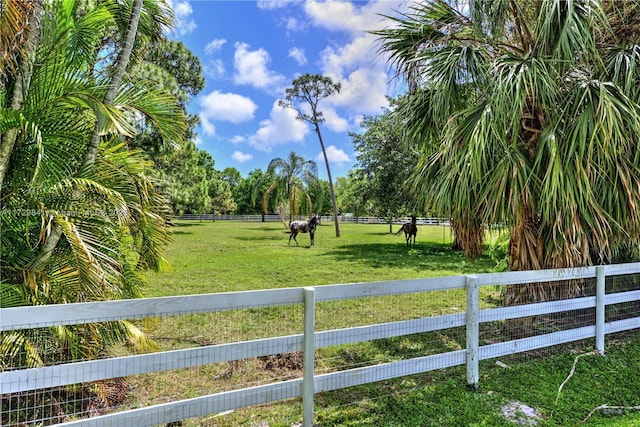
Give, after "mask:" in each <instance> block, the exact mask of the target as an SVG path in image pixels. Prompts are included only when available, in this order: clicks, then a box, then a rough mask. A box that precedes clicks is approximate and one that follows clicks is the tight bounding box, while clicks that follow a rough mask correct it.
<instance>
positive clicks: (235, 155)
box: [231, 151, 253, 163]
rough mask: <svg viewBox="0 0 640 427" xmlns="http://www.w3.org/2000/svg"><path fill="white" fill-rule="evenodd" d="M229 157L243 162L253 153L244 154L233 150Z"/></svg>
mask: <svg viewBox="0 0 640 427" xmlns="http://www.w3.org/2000/svg"><path fill="white" fill-rule="evenodd" d="M231 158H232V159H233V160H235V161H236V162H238V163H245V162H248V161H249V160H251V159H253V154H245V153H243V152H241V151H234V152H233V154H232V155H231Z"/></svg>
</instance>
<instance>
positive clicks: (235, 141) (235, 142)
mask: <svg viewBox="0 0 640 427" xmlns="http://www.w3.org/2000/svg"><path fill="white" fill-rule="evenodd" d="M246 140H247V138H245V137H244V136H242V135H236V136H234V137H232V138H231V139H230V141H231V143H232V144H233V145H238V144H241V143H243V142H245V141H246Z"/></svg>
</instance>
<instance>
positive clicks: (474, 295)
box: [465, 275, 480, 389]
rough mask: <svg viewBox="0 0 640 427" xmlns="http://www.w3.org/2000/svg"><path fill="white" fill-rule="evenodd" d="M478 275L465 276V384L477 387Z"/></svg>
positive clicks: (478, 332)
mask: <svg viewBox="0 0 640 427" xmlns="http://www.w3.org/2000/svg"><path fill="white" fill-rule="evenodd" d="M478 282H479V278H478V276H475V275H471V276H467V278H466V287H467V313H466V316H465V319H466V329H467V352H466V357H467V385H469V386H471V387H473V388H474V389H477V388H478V379H479V359H478V350H479V348H480V325H479V321H478V318H479V314H478V312H479V292H478V288H479V286H478Z"/></svg>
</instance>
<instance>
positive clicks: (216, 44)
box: [204, 39, 227, 55]
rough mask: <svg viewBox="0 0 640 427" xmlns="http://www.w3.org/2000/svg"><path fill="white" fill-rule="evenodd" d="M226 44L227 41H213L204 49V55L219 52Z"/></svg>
mask: <svg viewBox="0 0 640 427" xmlns="http://www.w3.org/2000/svg"><path fill="white" fill-rule="evenodd" d="M226 42H227V40H226V39H213V40H211V41H210V42H209V43H207V45H206V46H205V47H204V53H206V54H207V55H211V54H213V53H215V52H218V51H219V50H220V49H222V46H224V44H225V43H226Z"/></svg>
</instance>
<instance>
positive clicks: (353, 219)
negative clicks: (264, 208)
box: [178, 214, 449, 225]
mask: <svg viewBox="0 0 640 427" xmlns="http://www.w3.org/2000/svg"><path fill="white" fill-rule="evenodd" d="M178 219H179V220H187V221H218V220H222V221H224V220H232V221H249V222H279V221H281V219H280V216H279V215H214V214H184V215H182V216H180V217H178ZM295 219H296V220H301V219H306V217H302V216H300V215H298V216H296V218H295ZM338 220H339V221H340V222H346V223H358V224H388V221H387V219H386V218H380V217H377V216H353V215H340V216H339V217H338ZM409 220H410V219H409V218H394V220H393V221H392V222H393V223H394V224H401V223H404V222H406V221H409ZM321 222H322V223H326V224H330V223H331V224H332V223H333V216H329V215H324V216H322V217H321ZM416 223H417V224H419V225H449V220H448V219H447V218H418V219H417V220H416Z"/></svg>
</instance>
